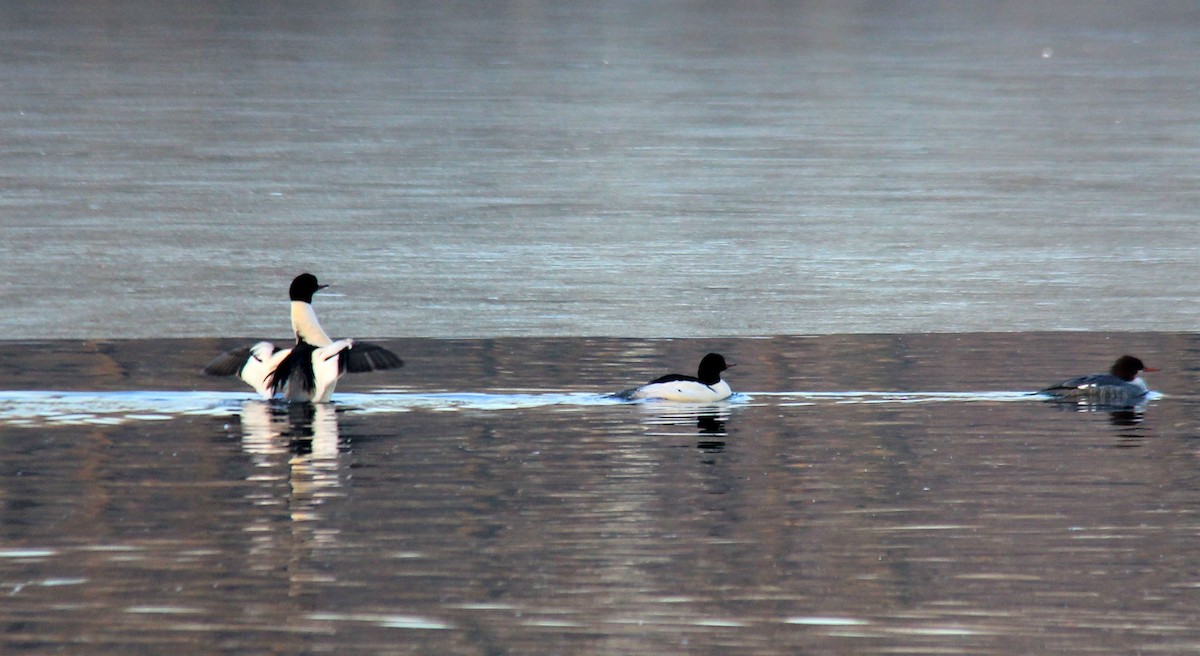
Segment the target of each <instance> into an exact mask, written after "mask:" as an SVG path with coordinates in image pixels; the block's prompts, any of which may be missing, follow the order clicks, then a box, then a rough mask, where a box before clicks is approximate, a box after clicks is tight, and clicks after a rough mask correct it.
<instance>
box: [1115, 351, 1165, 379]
mask: <svg viewBox="0 0 1200 656" xmlns="http://www.w3.org/2000/svg"><path fill="white" fill-rule="evenodd" d="M1143 371H1158V370H1157V369H1151V368H1150V367H1147V366H1146V365H1145V364H1144V363H1143V362H1142V361H1141V360H1139V359H1138V358H1135V357H1133V356H1132V355H1122V356H1121V357H1119V358H1117V361H1116V362H1114V363H1113V366H1112V369H1109V373H1111V374H1112V375H1114V376H1116V377H1117V378H1120V379H1121V380H1133V379H1134V378H1137V376H1138V374H1139V373H1141V372H1143Z"/></svg>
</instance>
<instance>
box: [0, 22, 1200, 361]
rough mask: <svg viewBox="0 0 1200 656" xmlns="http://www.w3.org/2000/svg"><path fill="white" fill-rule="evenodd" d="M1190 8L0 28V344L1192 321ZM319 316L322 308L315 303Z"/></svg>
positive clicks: (1197, 259) (1195, 45) (1198, 117)
mask: <svg viewBox="0 0 1200 656" xmlns="http://www.w3.org/2000/svg"><path fill="white" fill-rule="evenodd" d="M1198 27H1200V14H1198V12H1197V9H1196V7H1195V5H1194V4H1193V3H1191V2H1154V3H1151V4H1149V5H1147V4H1146V3H1132V2H1123V1H1105V2H1089V3H1087V4H1086V6H1084V5H1079V4H1077V3H1063V2H1049V3H1047V2H1005V3H1000V4H996V3H965V4H962V3H941V4H929V3H921V2H893V3H887V4H886V5H882V6H881V5H879V3H858V2H850V3H846V2H803V3H735V4H726V3H707V4H702V5H697V4H696V3H692V2H682V1H667V2H654V3H645V2H638V1H635V0H605V1H600V2H565V3H564V2H553V3H538V2H533V3H529V2H521V3H501V4H489V5H487V6H486V7H483V6H476V5H473V4H446V3H423V2H406V3H398V4H389V3H374V2H344V3H337V4H336V5H325V4H321V3H289V4H288V5H287V6H286V7H284V6H277V5H274V4H272V3H225V2H188V3H143V2H127V3H116V4H113V3H103V4H92V3H81V2H68V3H65V4H64V3H53V4H46V3H43V2H29V1H17V2H6V3H4V6H3V7H2V8H0V56H2V57H3V61H4V65H3V66H0V87H2V88H3V89H4V93H3V94H0V121H2V122H3V127H4V129H3V130H0V181H2V184H0V211H2V212H3V221H0V259H2V260H3V261H4V263H5V266H4V267H3V269H2V270H0V307H3V308H4V309H5V312H4V315H3V317H2V318H0V334H2V335H3V336H4V337H6V338H20V339H35V338H50V337H62V338H94V337H109V338H115V337H126V338H129V337H173V336H178V337H203V336H212V335H279V334H286V331H287V323H286V320H285V319H284V316H283V315H282V314H281V310H280V309H279V308H280V307H281V304H282V302H283V301H285V300H286V298H285V296H284V290H285V289H286V287H287V284H288V282H289V281H290V280H291V278H292V276H294V275H296V274H297V273H298V272H300V271H302V270H312V271H314V272H316V273H317V274H318V275H319V276H320V277H321V278H322V279H323V280H325V281H326V282H330V283H333V284H334V285H335V290H337V292H338V293H339V294H340V296H327V297H326V298H325V299H323V300H322V301H321V303H322V304H323V307H324V308H325V314H323V316H325V317H330V318H336V321H331V323H332V325H331V326H330V327H331V328H333V332H335V333H337V334H339V335H350V336H360V337H365V336H385V337H404V336H425V337H483V338H486V337H495V336H505V335H510V336H547V335H582V336H589V335H615V336H632V337H655V336H663V337H680V336H694V337H710V336H714V335H741V336H749V335H777V334H812V333H874V332H892V333H908V332H924V331H931V330H932V331H945V332H964V331H995V330H1004V331H1009V330H1011V331H1028V330H1080V329H1087V330H1192V329H1194V328H1195V326H1196V317H1195V306H1194V300H1195V289H1194V284H1193V281H1195V280H1197V279H1200V245H1198V244H1197V241H1196V239H1195V238H1194V235H1195V232H1196V230H1195V223H1196V214H1197V208H1200V196H1198V194H1200V191H1198V190H1200V185H1198V184H1197V180H1196V174H1195V171H1196V168H1197V162H1200V85H1198V84H1197V82H1196V76H1195V62H1196V61H1198V60H1200V29H1197V28H1198ZM327 321H329V319H327Z"/></svg>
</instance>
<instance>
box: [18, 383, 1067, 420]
mask: <svg viewBox="0 0 1200 656" xmlns="http://www.w3.org/2000/svg"><path fill="white" fill-rule="evenodd" d="M1044 400H1045V397H1042V396H1039V395H1037V394H1035V393H1031V392H995V391H988V392H875V391H845V392H804V391H795V392H743V393H738V394H734V395H733V396H732V397H730V398H729V399H727V400H725V401H721V402H718V403H713V404H686V403H672V402H667V401H655V400H652V399H651V400H642V401H627V400H624V399H622V398H619V397H618V396H616V395H615V394H597V393H590V392H557V391H549V390H545V391H542V390H521V391H511V392H510V391H499V392H411V391H396V390H381V391H377V392H371V393H344V394H337V395H336V396H335V397H334V402H333V404H331V405H333V406H334V407H335V408H336V409H337V410H338V411H339V412H351V413H362V414H383V413H401V412H415V411H432V412H459V411H484V412H490V411H506V410H522V409H536V408H552V409H556V410H574V411H586V410H588V409H591V408H602V407H611V406H640V407H643V408H647V409H651V410H661V411H664V412H672V411H688V410H689V409H690V410H696V409H698V408H699V409H704V408H718V409H726V410H727V409H733V408H737V407H755V406H778V407H792V406H816V405H856V404H914V403H1008V402H1020V401H1044ZM246 404H259V405H274V404H281V405H282V402H280V401H269V402H268V401H262V400H259V399H257V398H255V397H253V396H248V395H247V394H245V393H241V392H185V391H150V390H143V391H118V392H88V391H70V392H67V391H52V390H29V391H6V392H0V425H9V426H44V425H84V424H100V425H104V424H108V425H115V424H122V423H127V422H135V421H166V420H171V419H175V418H178V417H184V416H235V415H239V414H241V413H242V412H243V409H244V407H245V406H246Z"/></svg>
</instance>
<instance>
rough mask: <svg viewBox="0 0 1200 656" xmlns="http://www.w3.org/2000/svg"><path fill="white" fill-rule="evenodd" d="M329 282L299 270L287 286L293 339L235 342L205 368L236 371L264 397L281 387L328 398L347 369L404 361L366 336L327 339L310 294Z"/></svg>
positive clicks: (290, 395)
mask: <svg viewBox="0 0 1200 656" xmlns="http://www.w3.org/2000/svg"><path fill="white" fill-rule="evenodd" d="M326 287H328V285H322V284H319V283H318V282H317V277H316V276H314V275H312V274H310V273H302V274H300V275H298V276H296V278H295V280H293V281H292V286H291V288H290V289H289V290H288V296H289V297H290V298H291V302H292V307H291V313H292V332H294V333H295V334H296V343H295V345H294V346H292V347H291V348H287V349H280V348H277V347H276V346H275V345H274V344H272V343H270V342H258V343H256V344H254V345H252V346H245V347H241V348H236V349H233V350H231V351H228V352H226V353H223V354H221V355H219V356H217V358H216V359H214V360H213V361H212V362H210V363H209V364H208V366H207V367H205V368H204V373H206V374H208V375H210V376H233V375H236V376H238V377H239V378H241V379H242V380H243V381H245V382H246V383H247V384H248V385H250V386H251V387H253V388H254V390H255V391H256V392H258V393H259V395H261V396H262V397H263V398H264V399H270V398H272V397H273V396H274V395H276V394H279V393H283V394H284V396H285V397H286V398H287V400H289V401H311V402H314V403H328V402H329V398H330V396H332V395H333V391H334V388H336V387H337V382H338V380H340V379H341V377H342V376H344V375H346V374H347V373H362V372H366V371H379V370H383V369H396V368H398V367H403V366H404V361H403V360H401V359H400V358H399V357H397V356H396V354H395V353H392V352H391V351H389V350H387V349H385V348H383V347H382V346H378V345H376V344H371V343H369V342H356V341H354V340H352V339H339V340H337V341H334V340H332V339H330V337H329V335H328V334H326V333H325V330H324V329H323V328H321V323H320V322H319V321H317V314H316V313H315V312H313V308H312V299H313V294H315V293H317V291H319V290H321V289H325V288H326Z"/></svg>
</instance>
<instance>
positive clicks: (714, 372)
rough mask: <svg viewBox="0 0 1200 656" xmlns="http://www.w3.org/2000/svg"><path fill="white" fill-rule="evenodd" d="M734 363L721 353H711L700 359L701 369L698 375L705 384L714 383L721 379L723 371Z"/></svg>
mask: <svg viewBox="0 0 1200 656" xmlns="http://www.w3.org/2000/svg"><path fill="white" fill-rule="evenodd" d="M732 366H734V365H732V364H728V363H726V362H725V358H724V357H722V356H721V354H719V353H709V354H708V355H706V356H704V359H703V360H701V361H700V369H699V370H698V371H697V372H696V377H697V378H699V379H700V382H702V383H704V384H705V385H713V384H715V383H717V382H719V381H720V380H721V372H722V371H725V370H726V369H728V368H730V367H732Z"/></svg>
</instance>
